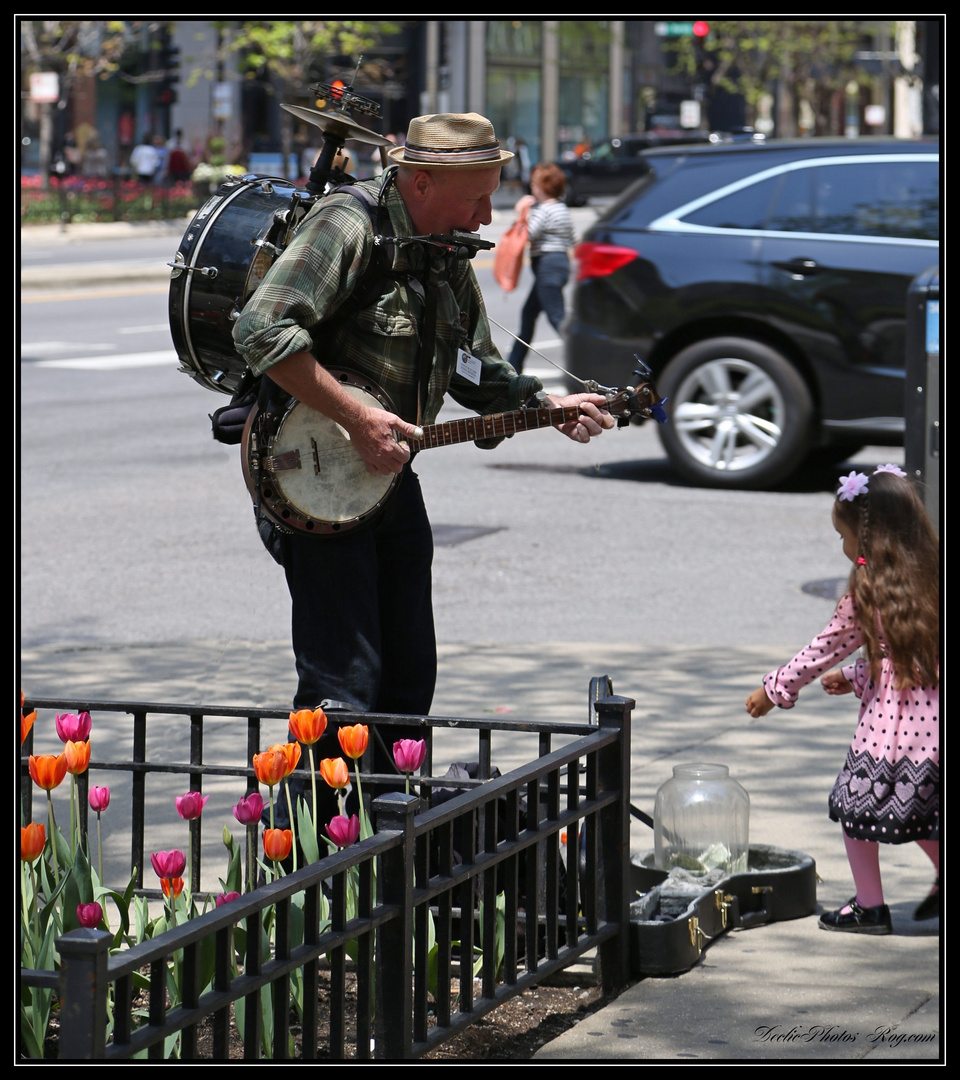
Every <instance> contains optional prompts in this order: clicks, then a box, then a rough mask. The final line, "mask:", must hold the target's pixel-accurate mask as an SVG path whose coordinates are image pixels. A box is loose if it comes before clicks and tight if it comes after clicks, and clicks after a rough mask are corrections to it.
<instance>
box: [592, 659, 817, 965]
mask: <svg viewBox="0 0 960 1080" xmlns="http://www.w3.org/2000/svg"><path fill="white" fill-rule="evenodd" d="M612 694H613V683H612V682H611V680H610V677H609V676H607V675H601V676H598V677H596V678H594V679H592V680H591V682H590V706H589V713H590V716H589V721H590V723H592V724H593V723H596V720H595V715H594V710H593V704H594V702H595V701H599V700H600V699H602V698H605V697H610V696H612ZM630 814H631V817H634V818H636V819H637V820H638V821H641V822H643V824H645V825H647V826H649V827H650V828H651V829H652V828H653V818H652V817H651V816H650V815H649V814H647V813H645V812H644V811H642V810H640V809H638V808H637V807H635V806H633V805H631V807H630ZM747 865H748V869H747V870H745V871H740V872H734V873H728V872H725V871H723V870H714V871H712V872H711V873H710V874H707V875H705V876H696V875H693V874H690V873H689V872H687V871H685V870H681V869H674V870H670V871H667V870H661V869H658V868H657V867H655V866H654V853H653V851H652V850H651V851H649V852H645V853H644V854H643V855H641V856H639V857H637V858H634V859H632V860H631V866H630V894H631V903H630V974H631V976H633V977H634V978H640V977H644V976H659V975H678V974H680V973H682V972H684V971H689V970H690V968H692V967H693V966H694V965H695V964H696V963H697V961H698V960H699V959H700V957H701V956H702V955H703V953H704V950H705V949H707V948H708V947H709V946H710V945H711V944H712V943H713V942H714V941H716V939H717V938H718V937H720V936H721V935H723V934H726V933H728V932H729V931H731V930H747V929H750V928H751V927H756V926H764V925H766V924H767V923H772V922H782V921H785V920H787V919H800V918H803V917H805V916H807V915H812V914H814V913H815V912H816V910H817V868H816V865H815V863H814V861H813V859H812V858H811V857H810V856H809V855H806V854H804V853H803V852H801V851H791V850H787V849H785V848H779V847H771V846H768V845H762V844H757V845H753V846H751V847H750V849H749V855H748V859H747Z"/></svg>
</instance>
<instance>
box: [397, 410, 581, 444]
mask: <svg viewBox="0 0 960 1080" xmlns="http://www.w3.org/2000/svg"><path fill="white" fill-rule="evenodd" d="M579 415H580V409H579V407H578V406H576V405H568V406H566V407H561V408H556V409H514V410H513V411H512V412H503V413H492V414H490V415H488V416H468V417H464V418H463V419H462V420H448V421H446V422H445V423H443V424H428V425H426V426H425V427H424V428H423V435H422V437H421V438H419V439H410V438H408V439H406V442H407V444H408V445H409V446H410V449H411V450H429V449H430V448H431V447H434V446H453V445H454V444H455V443H462V442H474V441H475V440H477V439H496V438H503V437H504V436H507V435H516V433H517V432H518V431H536V430H537V429H538V428H545V427H559V426H560V425H561V424H566V423H569V422H570V421H571V420H576V419H577V417H578V416H579Z"/></svg>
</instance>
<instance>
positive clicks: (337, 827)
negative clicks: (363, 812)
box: [327, 814, 360, 848]
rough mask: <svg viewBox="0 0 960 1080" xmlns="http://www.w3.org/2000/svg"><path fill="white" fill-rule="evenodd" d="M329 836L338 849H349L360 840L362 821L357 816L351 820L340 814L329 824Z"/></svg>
mask: <svg viewBox="0 0 960 1080" xmlns="http://www.w3.org/2000/svg"><path fill="white" fill-rule="evenodd" d="M327 835H328V836H329V837H330V839H331V840H332V841H333V842H334V843H335V844H336V845H337V847H340V848H345V847H349V846H350V845H351V844H355V843H356V842H357V840H358V839H359V838H360V819H359V818H358V817H357V815H356V814H354V815H353V817H349V818H348V817H347V816H346V815H345V814H338V815H337V817H335V818H332V819H331V820H330V821H329V822H328V823H327Z"/></svg>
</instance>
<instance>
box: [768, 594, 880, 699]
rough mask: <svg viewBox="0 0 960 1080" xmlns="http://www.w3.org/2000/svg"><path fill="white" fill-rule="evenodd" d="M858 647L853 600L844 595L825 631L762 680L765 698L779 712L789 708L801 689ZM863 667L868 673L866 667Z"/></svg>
mask: <svg viewBox="0 0 960 1080" xmlns="http://www.w3.org/2000/svg"><path fill="white" fill-rule="evenodd" d="M862 644H863V634H862V633H861V630H860V622H859V620H858V618H857V614H856V609H855V607H854V603H853V599H852V597H851V596H850V595H849V593H848V594H847V595H846V596H844V597H843V599H842V600H841V601H840V603H839V604H837V608H836V610H835V611H834V613H833V618H832V619H831V620H830V622H829V623H828V624H827V627H826V629H824V630H822V631H821V632H820V633H819V634H817V636H816V637H815V638H814V639H813V641H811V642H810V644H809V645H808V646H807V647H806V648H805V649H802V650H801V651H800V652H798V653H797V655H796V656H795V657H794V658H793V659H792V660H791V661H790V663H789V664H785V665H784V666H783V667H779V668H777V669H776V670H775V671H771V672H770V673H769V674H768V675H767V676H765V677H764V680H763V686H764V689H765V690H766V692H767V697H769V698H770V700H771V701H772V702H773V703H774V705H778V706H779V707H780V708H781V709H791V708H793V706H794V704H796V701H797V698H798V697H799V696H800V691H801V690H802V689H803V687H804V686H807V685H809V684H810V683H812V682H813V681H814V680H815V679H819V678H820V676H821V675H823V674H825V673H826V672H827V671H829V670H830V669H831V668H832V667H834V666H835V665H836V664H838V663H839V662H840V661H841V660H844V659H846V657H848V656H849V655H850V654H851V653H852V652H854V651H855V650H856V649H859V648H860V646H861V645H862ZM863 664H864V662H863V661H860V662H859V663H858V664H855V665H851V667H852V668H860V667H863ZM867 667H868V670H869V665H867ZM846 673H847V669H844V675H845V676H846V677H847V678H848V679H849V678H850V676H849V675H847V674H846ZM858 677H859V676H858ZM850 681H851V682H853V683H854V687H855V688H856V686H857V682H856V681H855V680H854V679H850ZM863 685H865V682H864V683H863ZM861 690H862V686H861ZM857 696H858V697H859V696H860V690H858V691H857Z"/></svg>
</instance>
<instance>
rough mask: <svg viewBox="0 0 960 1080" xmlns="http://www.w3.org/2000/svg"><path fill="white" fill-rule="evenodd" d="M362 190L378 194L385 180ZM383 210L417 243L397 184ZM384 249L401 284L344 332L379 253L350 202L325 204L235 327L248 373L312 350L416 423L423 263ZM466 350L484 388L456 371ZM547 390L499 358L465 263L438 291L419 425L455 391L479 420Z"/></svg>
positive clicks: (417, 255)
mask: <svg viewBox="0 0 960 1080" xmlns="http://www.w3.org/2000/svg"><path fill="white" fill-rule="evenodd" d="M365 183H368V184H370V185H371V187H372V190H374V191H376V190H377V187H378V185H379V184H380V181H379V180H376V181H367V182H365ZM385 203H386V207H387V211H388V212H389V214H390V220H391V224H392V226H393V232H394V235H395V236H412V235H415V234H414V229H413V222H412V221H411V220H410V216H409V214H408V213H407V209H406V206H405V205H404V203H403V200H402V198H401V197H400V194H399V192H398V191H397V190H396V187H395V186H394V185H392V184H391V185H390V186H389V187H388V189H387V192H386V196H385ZM387 243H388V244H389V250H390V251H391V268H392V271H394V272H396V273H398V274H399V275H400V276H399V277H397V278H391V280H390V281H389V282H388V283H387V288H386V291H385V292H384V293H382V295H381V296H380V297H379V298H378V299H377V300H376V302H374V303H372V304H370V305H369V306H368V307H365V308H363V309H362V310H361V311H359V312H358V313H357V314H356V315H355V316H354V317H353V319H352V321H349V322H348V323H347V324H346V327H345V328H344V325H343V321H342V320H341V323H340V327H339V329H338V327H337V320H336V319H335V318H334V316H335V315H336V314H337V311H338V309H339V308H340V307H341V305H342V304H343V303H344V301H345V300H346V299H347V298H348V297H350V296H352V294H353V292H354V290H355V289H356V288H357V285H358V282H359V281H360V279H361V277H362V275H363V272H364V270H365V269H366V267H367V265H368V263H369V261H370V258H371V256H372V254H373V249H374V237H373V229H372V228H371V225H370V219H369V217H368V215H367V212H366V210H365V209H364V207H363V206H362V205H361V204H360V202H359V200H358V199H356V198H355V197H354V196H353V195H350V194H344V193H341V194H336V193H333V194H331V195H327V196H325V197H324V198H323V199H322V200H320V201H318V203H317V204H316V205H315V206H314V207H313V209H312V210H311V211H310V213H309V214H307V216H306V217H305V218H304V220H303V221H302V222H301V223H300V225H299V227H298V228H297V231H296V234H295V235H294V237H293V239H292V240H291V241H290V243H289V244H288V246H287V248H286V250H285V251H284V252H283V254H282V255H281V257H280V258H279V259H278V260H277V261H276V262H275V263H274V265H273V266H272V267H271V268H270V270H269V272H268V273H267V275H266V277H265V278H264V280H263V282H262V284H261V285H260V287H259V288H258V289H257V291H256V292H255V293H254V295H253V296H252V297H251V299H250V300H249V301H248V303H247V305H246V306H245V307H244V309H243V312H242V314H241V316H240V318H239V319H238V320H237V322H236V324H235V326H234V331H233V337H234V342H235V344H236V347H237V351H238V352H239V353H240V355H241V356H242V357H243V359H244V360H245V361H246V363H247V365H248V366H249V367H250V369H251V371H252V372H253V373H254V374H255V375H261V374H263V373H264V372H268V371H269V370H270V368H271V367H272V366H273V365H274V364H276V363H278V362H279V361H281V360H283V359H284V358H285V357H287V356H290V355H292V354H293V353H297V352H301V351H304V350H307V351H310V352H312V353H313V355H314V356H315V357H316V359H317V360H318V361H319V362H320V363H322V364H323V365H324V366H325V367H331V368H344V369H347V370H351V371H356V372H358V373H359V374H362V375H363V376H365V377H366V378H368V379H371V380H373V382H375V383H376V384H377V385H378V386H379V387H380V388H381V389H382V390H383V391H385V393H386V394H387V395H388V396H389V398H390V400H391V401H392V403H393V406H394V411H395V412H396V413H397V414H398V415H399V416H401V417H403V418H404V419H405V420H408V421H410V422H411V423H414V422H416V421H417V396H418V386H417V358H418V353H419V341H420V329H419V323H420V317H421V315H422V311H423V301H422V298H421V297H420V295H419V293H418V290H417V289H416V288H415V287H412V286H411V284H410V283H409V281H408V279H407V278H406V277H404V276H403V275H405V274H412V275H414V276H418V277H419V278H421V279H422V280H425V279H426V269H425V260H424V256H423V252H422V250H421V248H420V247H419V246H418V245H414V244H411V245H403V246H401V245H397V244H392V243H390V242H389V241H387ZM340 339H342V340H340ZM464 345H466V346H467V347H468V351H469V352H470V353H472V355H473V356H475V357H477V358H478V359H479V360H480V362H481V378H480V383H479V385H475V384H474V383H472V382H471V381H469V380H468V379H466V378H465V377H464V376H462V375H459V374H458V373H457V371H456V366H457V353H458V350H459V348H460V347H461V346H464ZM540 389H542V385H541V383H540V380H539V379H537V378H535V377H533V376H530V375H517V373H516V372H515V371H514V370H513V368H512V367H511V366H510V365H509V364H508V363H507V362H506V361H505V360H503V359H502V358H501V356H500V354H499V352H498V351H497V349H496V346H495V345H494V344H493V341H492V339H491V337H490V326H489V323H488V321H487V316H486V311H485V309H484V304H483V297H482V296H481V294H480V288H479V285H478V284H477V279H476V276H475V274H474V272H473V268H472V267H471V265H470V262H469V260H466V259H464V260H462V261H461V262H460V264H459V266H458V267H457V270H456V272H455V273H454V275H453V280H451V281H450V282H449V283H446V282H445V283H443V284H441V286H440V288H439V295H438V301H437V333H436V350H435V356H434V358H433V364H432V370H431V373H430V378H429V382H428V386H427V401H426V403H425V407H424V411H423V416H422V417H421V422H422V423H433V422H434V421H435V420H436V417H437V414H438V412H439V411H440V407H441V405H442V404H443V397H444V395H445V394H446V393H448V392H449V394H450V395H451V397H453V398H454V399H455V400H456V401H457V402H459V403H460V404H461V405H463V406H464V407H465V408H469V409H472V410H473V411H475V412H478V413H481V414H482V413H491V412H502V411H506V410H509V409H516V408H518V407H519V406H520V404H521V403H522V402H524V401H526V400H527V399H528V398H529V397H531V396H532V395H533V394H535V393H536V392H537V391H538V390H540ZM484 445H487V443H486V442H485V443H484Z"/></svg>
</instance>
